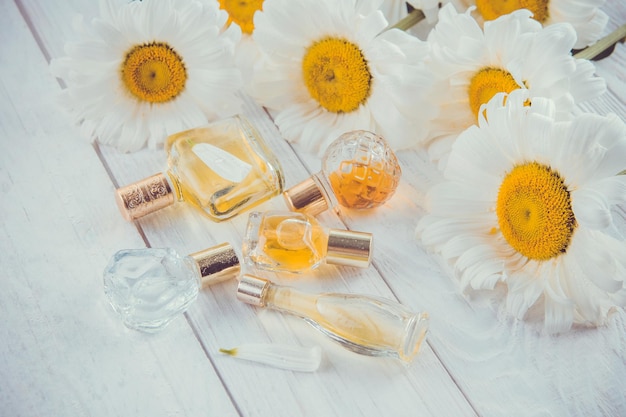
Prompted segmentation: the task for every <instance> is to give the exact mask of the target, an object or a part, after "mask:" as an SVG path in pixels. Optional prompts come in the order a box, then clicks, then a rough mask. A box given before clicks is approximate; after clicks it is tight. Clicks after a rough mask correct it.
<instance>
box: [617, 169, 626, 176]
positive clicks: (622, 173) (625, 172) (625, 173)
mask: <svg viewBox="0 0 626 417" xmlns="http://www.w3.org/2000/svg"><path fill="white" fill-rule="evenodd" d="M617 175H626V169H625V170H623V171H622V172H620V173H619V174H617Z"/></svg>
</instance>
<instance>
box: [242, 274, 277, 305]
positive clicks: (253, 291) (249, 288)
mask: <svg viewBox="0 0 626 417" xmlns="http://www.w3.org/2000/svg"><path fill="white" fill-rule="evenodd" d="M270 285H271V282H270V281H269V280H267V279H264V278H259V277H255V276H254V275H249V274H244V275H243V276H242V277H241V280H240V281H239V286H238V287H237V299H238V300H240V301H243V302H244V303H248V304H252V305H253V306H257V307H265V295H266V294H267V290H268V289H269V287H270Z"/></svg>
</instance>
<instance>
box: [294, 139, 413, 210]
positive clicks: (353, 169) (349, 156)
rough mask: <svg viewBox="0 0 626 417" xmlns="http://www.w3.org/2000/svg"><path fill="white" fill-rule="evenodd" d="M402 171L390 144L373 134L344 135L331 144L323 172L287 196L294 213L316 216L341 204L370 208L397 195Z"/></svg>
mask: <svg viewBox="0 0 626 417" xmlns="http://www.w3.org/2000/svg"><path fill="white" fill-rule="evenodd" d="M401 175H402V170H401V169H400V164H399V163H398V159H397V158H396V155H395V154H394V153H393V151H392V150H391V148H390V147H389V145H388V144H387V142H385V140H384V139H383V138H382V137H381V136H378V135H376V134H374V133H372V132H368V131H365V130H357V131H353V132H348V133H344V134H343V135H341V136H340V137H339V138H337V139H336V140H335V141H334V142H333V143H331V144H330V146H329V147H328V149H326V152H325V154H324V157H323V160H322V171H321V172H318V173H317V174H314V175H313V176H311V177H309V178H307V179H306V180H304V181H303V182H301V183H300V184H297V185H295V186H293V187H291V188H290V189H288V190H287V191H285V192H284V193H283V196H284V197H285V201H286V202H287V206H288V207H289V209H290V210H293V211H300V212H305V213H307V214H310V215H312V216H315V215H317V214H319V213H321V212H323V211H325V210H327V209H329V208H333V209H337V208H338V205H341V206H343V207H346V208H351V209H369V208H374V207H378V206H380V205H382V204H384V203H385V202H386V201H387V200H389V199H390V198H391V196H392V195H393V194H394V193H395V191H396V188H397V187H398V183H399V182H400V177H401Z"/></svg>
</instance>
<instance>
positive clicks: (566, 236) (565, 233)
mask: <svg viewBox="0 0 626 417" xmlns="http://www.w3.org/2000/svg"><path fill="white" fill-rule="evenodd" d="M496 214H497V216H498V225H499V226H500V230H501V231H502V235H503V236H504V238H505V239H506V240H507V242H508V243H509V244H510V245H511V246H512V247H513V248H514V249H515V250H516V251H518V252H519V253H521V254H522V255H524V256H526V257H527V258H529V259H534V260H540V261H545V260H548V259H551V258H554V257H557V256H559V255H560V254H562V253H565V251H566V250H567V247H568V246H569V244H570V241H571V239H572V235H573V234H574V229H575V228H576V225H577V224H576V218H575V217H574V211H573V210H572V202H571V198H570V193H569V191H568V190H567V187H566V186H565V183H564V181H563V179H562V178H561V176H560V175H559V174H558V173H557V172H555V171H553V170H552V169H551V168H550V167H548V166H546V165H542V164H539V163H537V162H529V163H525V164H523V165H517V166H515V167H514V168H513V169H512V170H511V171H510V172H509V173H508V174H507V175H506V177H505V178H504V180H503V181H502V184H501V185H500V189H499V190H498V198H497V203H496Z"/></svg>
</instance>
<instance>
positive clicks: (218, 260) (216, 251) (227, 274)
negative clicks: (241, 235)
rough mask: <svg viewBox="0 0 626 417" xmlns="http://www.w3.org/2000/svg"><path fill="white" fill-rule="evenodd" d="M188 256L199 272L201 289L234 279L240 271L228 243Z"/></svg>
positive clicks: (235, 256)
mask: <svg viewBox="0 0 626 417" xmlns="http://www.w3.org/2000/svg"><path fill="white" fill-rule="evenodd" d="M189 256H190V257H191V258H192V259H193V260H194V261H195V262H196V265H197V267H198V270H199V271H200V280H201V282H202V288H205V287H208V286H209V285H213V284H217V283H218V282H222V281H226V280H227V279H231V278H235V277H236V276H237V275H239V272H240V271H241V266H240V265H239V258H238V257H237V254H236V253H235V250H234V249H233V247H232V246H231V245H230V243H222V244H221V245H217V246H213V247H211V248H208V249H204V250H201V251H199V252H195V253H192V254H191V255H189Z"/></svg>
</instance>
